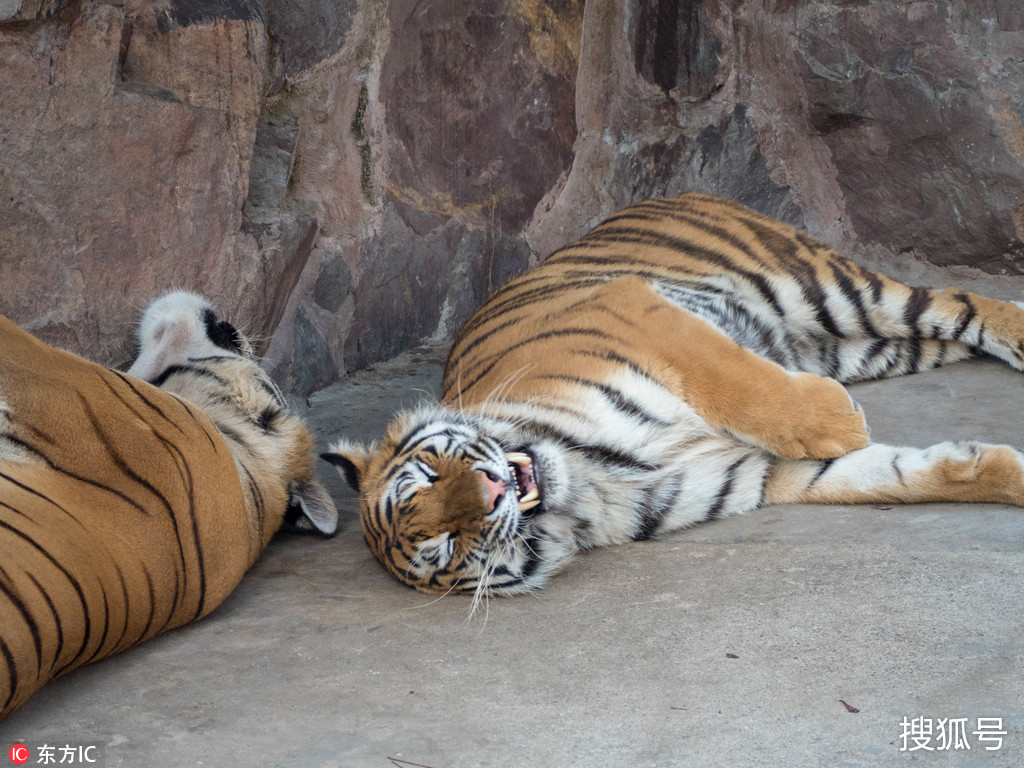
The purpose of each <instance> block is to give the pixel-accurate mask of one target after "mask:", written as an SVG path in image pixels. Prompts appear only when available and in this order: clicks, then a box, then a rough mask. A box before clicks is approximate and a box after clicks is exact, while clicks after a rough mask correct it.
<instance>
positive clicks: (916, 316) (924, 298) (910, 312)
mask: <svg viewBox="0 0 1024 768" xmlns="http://www.w3.org/2000/svg"><path fill="white" fill-rule="evenodd" d="M931 296H932V292H931V291H930V290H929V289H927V288H911V289H910V298H909V299H907V303H906V305H904V307H903V322H905V323H906V324H907V326H908V328H909V329H910V330H911V332H914V333H918V332H919V331H918V328H917V322H918V320H920V319H921V315H922V313H924V311H925V310H926V309H928V307H929V305H930V304H931V303H932V299H931Z"/></svg>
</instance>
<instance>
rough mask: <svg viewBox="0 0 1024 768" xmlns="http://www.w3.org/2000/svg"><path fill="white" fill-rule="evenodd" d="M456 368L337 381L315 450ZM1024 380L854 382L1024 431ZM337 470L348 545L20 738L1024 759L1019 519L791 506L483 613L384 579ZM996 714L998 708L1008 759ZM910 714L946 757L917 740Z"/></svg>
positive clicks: (930, 409) (325, 760) (213, 758)
mask: <svg viewBox="0 0 1024 768" xmlns="http://www.w3.org/2000/svg"><path fill="white" fill-rule="evenodd" d="M440 360H441V355H440V353H439V352H437V351H436V350H429V349H425V350H419V351H417V352H415V353H412V354H409V355H406V356H404V357H403V358H400V359H398V360H396V361H393V362H391V363H388V364H385V365H380V366H378V367H377V368H376V369H375V370H371V371H367V372H363V373H360V374H358V375H356V376H355V377H352V378H351V379H349V380H348V381H346V382H344V383H342V384H339V385H336V386H334V387H332V388H331V389H329V390H327V391H324V392H323V393H320V394H318V395H316V396H315V397H314V399H313V401H312V409H311V411H310V419H311V421H312V423H313V425H314V427H315V429H316V431H317V435H318V437H319V439H320V442H321V445H325V444H326V441H327V440H328V439H329V438H330V437H331V436H333V435H335V434H338V433H341V432H346V433H348V434H352V435H356V436H361V437H365V438H369V437H372V436H374V435H375V434H376V433H377V432H378V431H379V429H380V426H381V425H382V424H383V422H384V421H385V420H386V419H387V417H388V416H389V415H390V414H391V413H392V412H393V410H394V409H395V408H396V407H398V406H399V405H401V404H406V405H408V404H412V403H415V402H416V401H417V400H418V399H419V398H420V397H424V396H427V395H429V394H430V393H432V392H433V391H435V389H436V387H437V382H438V380H439V372H440V367H439V366H440ZM1022 384H1024V379H1021V378H1020V374H1016V373H1014V372H1012V371H1009V370H1007V369H1004V368H1002V367H1001V366H999V365H997V364H995V363H991V362H972V363H964V364H960V365H957V366H952V367H950V368H948V369H945V370H942V371H937V372H932V373H927V374H921V375H918V376H912V377H906V378H902V379H896V380H891V381H886V382H878V383H871V384H867V385H860V386H857V387H856V388H855V395H856V397H857V398H858V399H859V400H860V401H861V402H862V403H863V405H864V407H865V408H866V411H867V413H868V417H869V421H870V423H871V425H872V428H873V434H874V436H875V438H876V439H878V440H881V441H886V442H905V443H908V444H916V445H925V444H928V443H932V442H938V441H940V440H943V439H947V438H974V437H979V438H982V439H986V440H989V441H997V442H1011V443H1012V442H1016V443H1018V444H1021V443H1024V439H1022V437H1021V434H1020V432H1021V429H1020V416H1019V414H1020V412H1021V410H1022V407H1024V386H1022ZM322 469H323V476H324V478H325V479H326V480H328V481H329V483H330V487H331V490H332V491H333V492H334V493H335V496H336V498H337V499H338V500H339V503H340V507H341V510H342V515H343V530H342V532H341V534H340V535H339V536H337V537H336V538H334V539H332V540H318V539H315V538H313V537H306V536H294V535H292V536H283V537H279V538H278V539H277V540H275V541H274V543H273V544H272V545H271V547H270V549H269V551H268V552H267V553H266V554H265V555H264V557H263V558H262V559H261V560H260V562H259V563H258V564H257V565H256V567H255V568H254V570H253V571H252V572H251V573H250V574H249V575H248V576H247V577H246V579H245V580H244V581H243V583H242V585H241V586H240V588H239V589H238V590H237V591H236V592H235V593H234V594H233V595H232V596H231V598H230V599H229V600H228V601H227V602H226V603H225V604H224V605H223V606H222V607H221V608H220V609H218V610H217V611H216V612H215V613H214V614H213V615H212V616H211V617H209V618H207V619H205V620H203V621H201V622H199V623H198V624H196V625H193V626H191V627H188V628H185V629H182V630H178V631H175V632H172V633H170V634H168V635H165V636H163V637H160V638H158V639H156V640H154V641H152V642H150V643H148V644H146V645H144V646H142V647H140V648H137V649H134V650H131V651H128V652H126V653H124V654H122V655H121V656H119V657H116V658H113V659H110V660H107V661H103V662H101V663H98V664H96V665H94V666H92V667H90V668H87V669H84V670H80V671H78V672H75V673H73V674H72V675H70V676H68V677H67V678H65V679H63V680H60V681H58V682H56V683H53V684H51V685H50V686H48V687H47V688H45V689H44V690H43V691H42V692H41V693H39V694H37V695H36V696H35V697H34V698H33V699H31V700H30V702H29V703H28V704H27V705H26V706H25V707H24V708H23V709H22V710H21V711H19V712H18V713H16V714H15V715H14V716H13V717H11V718H10V719H9V720H8V721H7V722H5V723H2V724H0V747H2V748H3V749H5V750H6V749H7V748H8V746H9V743H13V742H15V741H17V740H20V741H24V742H26V743H28V744H30V745H33V744H34V745H38V744H40V743H42V742H47V743H48V744H50V745H51V746H52V745H55V744H58V745H64V744H69V743H70V744H76V743H86V742H92V743H97V744H99V745H100V746H101V749H102V755H103V757H102V761H101V762H100V763H98V764H97V765H102V766H146V767H148V766H217V767H218V768H220V767H224V766H289V767H297V768H305V767H310V768H320V767H323V768H327V767H329V766H346V767H348V766H352V767H354V768H391V767H392V766H404V767H407V766H415V765H420V766H430V768H469V767H471V766H473V767H475V766H488V767H494V768H497V767H499V766H515V767H519V766H524V767H534V766H588V767H590V766H645V767H648V766H649V767H651V768H654V767H656V766H723V767H725V766H728V767H729V768H739V767H742V766H786V767H787V768H788V767H789V766H829V768H834V767H835V766H890V765H892V766H899V765H904V764H914V765H921V766H941V767H943V768H945V767H947V766H984V767H985V768H994V767H996V766H1000V767H1005V768H1010V767H1011V766H1021V765H1024V719H1022V704H1024V642H1022V639H1021V624H1022V622H1021V602H1022V591H1024V556H1022V553H1024V518H1022V511H1021V510H1018V509H1015V508H1008V507H1000V506H995V505H978V506H971V505H962V504H926V505H919V506H914V507H890V506H887V505H877V506H861V507H848V508H837V507H796V506H787V507H781V506H779V507H770V508H766V509H763V510H760V511H758V512H756V513H753V514H749V515H746V516H743V517H737V518H731V519H726V520H722V521H719V522H716V523H713V524H710V525H706V526H703V527H698V528H695V529H692V530H690V531H688V532H684V533H681V534H676V535H672V536H668V537H666V538H664V539H663V540H660V541H655V542H647V543H642V544H635V545H627V546H620V547H614V548H608V549H604V550H598V551H593V552H590V553H587V554H584V555H582V556H580V557H579V559H578V560H577V562H576V563H575V564H574V566H572V567H571V568H570V569H568V570H567V571H566V572H565V573H564V574H562V575H560V576H559V577H557V578H556V579H555V580H554V581H553V582H552V583H551V585H550V586H549V587H548V588H547V589H546V590H544V591H543V592H542V593H540V594H537V595H536V596H526V597H517V598H505V599H498V600H493V601H491V602H490V603H489V604H488V605H486V606H484V607H482V608H481V609H480V610H479V611H478V612H477V613H476V614H475V615H470V601H469V599H468V598H462V597H449V598H445V599H440V600H433V599H430V598H428V597H425V596H423V595H420V594H417V593H416V592H413V591H411V590H409V589H408V588H406V587H403V586H401V585H399V584H398V583H397V582H394V581H392V580H391V579H390V577H388V576H387V575H385V573H384V572H383V571H382V570H381V569H380V568H379V567H378V566H377V565H376V563H375V562H374V561H373V559H372V558H371V556H370V554H369V552H368V550H367V549H366V548H365V546H364V544H363V542H362V540H361V536H360V533H359V531H358V524H357V520H356V505H355V501H354V499H353V497H352V495H351V494H350V493H348V492H347V490H345V489H344V487H343V485H342V484H341V482H340V480H338V479H337V478H335V477H333V476H332V475H331V472H333V470H330V468H328V467H326V466H323V467H322ZM844 702H845V703H846V704H848V705H850V706H851V707H854V708H856V709H857V710H859V711H858V712H852V711H849V710H848V708H847V706H845V705H844ZM979 717H981V718H989V717H992V718H1001V719H1002V725H1003V730H1004V731H1006V734H1005V736H1004V737H1003V741H1002V746H1001V748H1000V749H999V750H995V751H986V750H985V749H984V746H985V744H984V743H983V742H981V741H979V739H978V737H977V736H976V735H974V734H973V733H971V731H974V730H976V729H977V719H978V718H979ZM904 718H907V719H908V721H912V720H913V719H914V718H925V719H926V720H921V721H919V725H922V726H925V725H928V724H930V725H931V727H932V729H933V734H932V738H931V740H930V741H927V742H925V745H926V746H930V747H932V748H933V751H926V750H924V749H919V750H916V751H913V752H911V751H905V752H901V751H900V747H901V746H903V740H902V737H901V735H902V733H903V728H902V727H901V723H902V722H903V721H904ZM944 718H949V719H953V720H957V719H961V718H966V721H967V723H966V724H967V733H966V736H967V743H968V744H969V745H970V750H969V751H968V750H965V749H959V750H955V751H954V750H945V751H943V750H941V749H938V747H940V746H941V743H940V742H939V741H938V733H939V719H944ZM907 746H908V747H912V746H914V741H913V740H909V741H908V743H907ZM57 756H58V757H59V756H60V753H57ZM4 759H5V758H4V757H2V755H0V765H4V764H6V763H4ZM32 764H35V763H34V762H33V763H32Z"/></svg>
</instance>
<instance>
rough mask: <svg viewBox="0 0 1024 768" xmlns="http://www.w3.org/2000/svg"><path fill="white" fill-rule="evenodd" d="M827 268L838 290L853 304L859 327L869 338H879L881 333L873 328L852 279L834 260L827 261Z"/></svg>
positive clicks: (861, 297) (862, 298)
mask: <svg viewBox="0 0 1024 768" xmlns="http://www.w3.org/2000/svg"><path fill="white" fill-rule="evenodd" d="M829 268H830V269H831V270H832V276H833V277H834V278H835V280H836V285H837V286H838V288H839V292H840V293H841V294H843V296H845V297H846V299H847V300H848V301H849V302H850V303H851V304H852V305H853V307H854V309H856V310H857V319H858V321H859V322H860V327H861V329H862V330H863V331H864V333H865V334H866V335H868V336H870V337H871V338H874V339H879V338H881V334H880V333H878V331H876V330H875V327H874V325H873V324H872V323H871V318H870V317H869V316H868V312H867V310H866V309H865V308H864V297H863V296H861V293H860V291H859V290H858V289H857V287H856V286H855V285H854V284H853V281H852V280H851V279H850V278H849V277H848V276H847V275H846V274H845V273H844V272H843V270H842V269H840V267H839V265H837V264H836V263H835V262H830V263H829Z"/></svg>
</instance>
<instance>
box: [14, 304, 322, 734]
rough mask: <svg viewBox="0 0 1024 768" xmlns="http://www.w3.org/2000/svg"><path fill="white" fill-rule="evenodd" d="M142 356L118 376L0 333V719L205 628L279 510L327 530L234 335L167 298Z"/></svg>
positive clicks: (308, 460) (298, 439) (305, 439)
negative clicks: (172, 634) (66, 682)
mask: <svg viewBox="0 0 1024 768" xmlns="http://www.w3.org/2000/svg"><path fill="white" fill-rule="evenodd" d="M139 342H140V354H139V357H138V359H137V360H136V362H135V364H134V365H133V366H132V368H131V369H130V370H129V371H128V373H129V374H130V375H125V374H122V373H117V372H115V371H111V370H109V369H107V368H103V367H102V366H99V365H95V364H93V363H90V362H88V361H86V360H83V359H82V358H80V357H76V356H75V355H72V354H69V353H67V352H61V351H58V350H55V349H52V348H50V347H48V346H46V345H45V344H43V343H42V342H40V341H38V340H37V339H35V338H34V337H32V336H30V335H29V334H28V333H25V332H24V331H22V330H21V329H19V328H18V327H17V326H15V325H14V324H13V323H11V322H10V321H8V320H7V319H5V318H0V719H2V718H3V717H6V716H7V715H8V714H10V713H11V712H13V711H14V710H15V709H17V707H18V706H20V705H21V704H22V703H23V702H24V701H25V699H27V698H28V697H29V696H30V695H31V694H32V693H33V692H34V691H35V690H37V689H38V688H39V687H40V686H42V685H43V684H44V683H46V682H47V681H48V680H51V679H52V678H54V677H57V676H58V675H61V674H64V673H65V672H68V671H70V670H72V669H74V668H76V667H79V666H82V665H83V664H86V663H89V662H91V661H95V660H97V659H101V658H103V657H105V656H109V655H111V654H113V653H117V652H118V651H122V650H124V649H125V648H128V647H130V646H132V645H135V644H136V643H140V642H142V641H143V640H147V639H149V638H151V637H153V636H154V635H157V634H159V633H160V632H163V631H165V630H168V629H172V628H173V627H178V626H181V625H182V624H185V623H187V622H190V621H194V620H195V619H198V618H199V617H201V616H204V615H205V614H207V613H209V612H210V611H211V610H213V609H214V608H215V607H216V606H217V605H219V604H220V603H221V601H223V600H224V598H225V597H227V595H228V594H229V593H230V592H231V590H232V589H234V587H235V585H237V584H238V582H239V580H240V579H241V578H242V574H243V573H244V572H245V571H246V570H247V569H248V568H249V566H250V565H252V563H253V562H254V561H255V560H256V558H257V556H258V555H259V554H260V552H262V551H263V549H264V547H266V545H267V543H268V542H269V541H270V537H271V536H273V534H274V532H275V531H276V530H277V529H278V527H279V526H280V525H281V521H282V518H283V517H284V515H285V513H286V509H287V508H289V505H292V506H293V507H294V508H295V510H296V512H301V513H303V514H305V515H306V516H308V517H309V519H310V520H311V521H313V523H314V524H315V525H317V527H319V528H320V530H322V531H324V532H325V533H330V532H332V531H333V530H334V527H335V523H336V518H337V511H336V510H335V509H334V505H333V503H332V502H331V500H330V498H329V497H328V496H327V494H326V491H325V490H324V489H323V487H322V486H320V485H319V484H318V483H317V482H316V481H315V480H314V479H313V462H314V457H313V454H312V448H313V439H312V437H311V436H310V434H309V432H308V431H307V429H306V427H305V426H304V425H303V423H302V422H301V420H299V419H298V418H296V417H295V416H291V415H289V414H288V412H287V410H286V407H285V402H284V400H283V399H282V397H281V395H280V393H279V392H278V390H277V388H276V387H275V386H274V385H273V383H272V382H271V381H270V379H269V378H268V377H267V375H266V374H265V373H264V372H263V371H262V370H260V368H259V366H258V365H257V364H256V361H255V360H254V359H253V353H252V349H251V347H250V346H249V342H248V341H247V340H246V339H245V337H244V336H243V335H242V334H241V333H239V332H238V331H237V330H236V329H235V328H234V327H233V326H231V325H230V324H229V323H227V322H225V321H223V320H219V319H218V318H217V316H216V315H215V314H214V312H213V310H212V309H211V308H210V306H209V304H208V303H207V302H206V301H205V300H203V299H201V298H200V297H198V296H195V295H192V294H187V293H173V294H169V295H167V296H165V297H163V298H161V299H158V300H157V301H156V302H154V303H153V304H152V305H151V306H150V308H149V309H148V310H147V312H146V314H145V316H144V317H143V320H142V323H141V325H140V327H139ZM136 377H138V378H136ZM143 379H145V381H144V380H143ZM147 381H148V382H150V383H147ZM154 384H155V385H156V386H153V385H154ZM157 387H160V389H158V388H157Z"/></svg>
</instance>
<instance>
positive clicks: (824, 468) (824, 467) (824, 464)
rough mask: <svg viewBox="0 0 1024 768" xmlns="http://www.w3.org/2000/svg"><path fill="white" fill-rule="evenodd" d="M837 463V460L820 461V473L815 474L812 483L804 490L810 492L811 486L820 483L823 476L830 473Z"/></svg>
mask: <svg viewBox="0 0 1024 768" xmlns="http://www.w3.org/2000/svg"><path fill="white" fill-rule="evenodd" d="M835 461H836V460H835V459H822V460H821V461H819V462H818V463H819V465H820V466H819V467H818V471H817V472H815V473H814V477H812V478H811V480H810V482H809V483H807V487H806V488H804V490H805V491H807V490H810V488H811V486H812V485H814V484H815V483H816V482H818V481H819V480H820V479H821V476H822V475H824V474H825V473H826V472H828V470H829V469H830V468H831V466H832V465H833V464H834V463H835Z"/></svg>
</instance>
